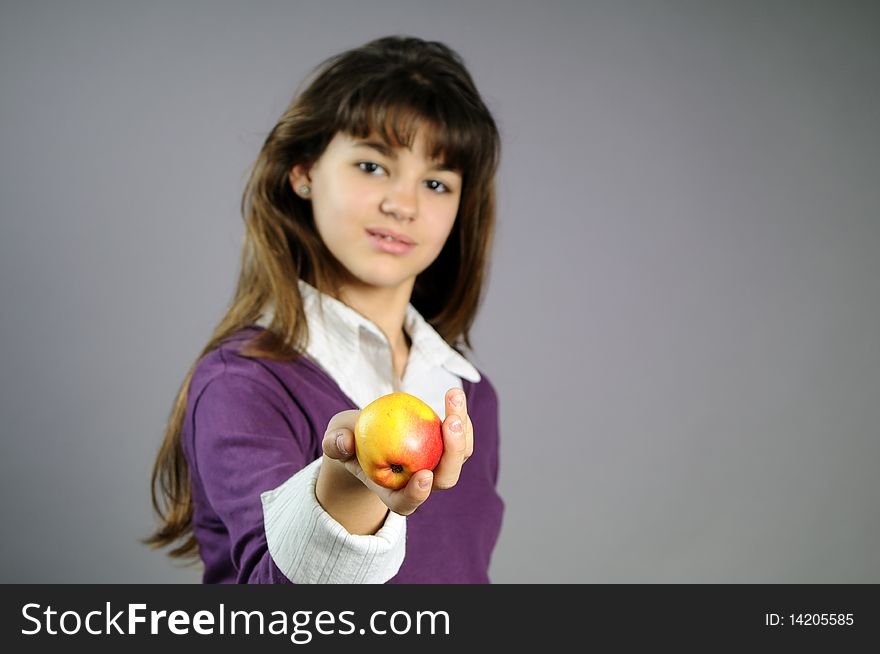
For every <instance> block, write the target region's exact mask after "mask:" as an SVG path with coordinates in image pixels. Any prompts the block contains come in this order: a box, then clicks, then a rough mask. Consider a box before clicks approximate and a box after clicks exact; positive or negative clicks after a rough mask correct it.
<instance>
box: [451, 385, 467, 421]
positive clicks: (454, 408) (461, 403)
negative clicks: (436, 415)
mask: <svg viewBox="0 0 880 654" xmlns="http://www.w3.org/2000/svg"><path fill="white" fill-rule="evenodd" d="M450 413H454V414H456V415H458V417H459V418H461V419H464V416H465V415H467V397H465V394H464V391H463V390H461V389H460V388H450V389H449V390H448V391H446V415H449V414H450Z"/></svg>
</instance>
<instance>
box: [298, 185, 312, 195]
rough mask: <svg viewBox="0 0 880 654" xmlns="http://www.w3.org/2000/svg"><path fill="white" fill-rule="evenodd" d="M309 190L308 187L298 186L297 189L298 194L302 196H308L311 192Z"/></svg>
mask: <svg viewBox="0 0 880 654" xmlns="http://www.w3.org/2000/svg"><path fill="white" fill-rule="evenodd" d="M311 190H312V189H311V188H310V187H309V186H300V187H299V192H300V193H302V194H303V195H308V194H309V193H310V192H311Z"/></svg>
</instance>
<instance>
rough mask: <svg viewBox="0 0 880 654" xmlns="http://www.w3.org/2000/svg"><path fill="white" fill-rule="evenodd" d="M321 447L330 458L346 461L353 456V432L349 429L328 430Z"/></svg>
mask: <svg viewBox="0 0 880 654" xmlns="http://www.w3.org/2000/svg"><path fill="white" fill-rule="evenodd" d="M321 447H322V448H323V450H324V454H326V455H327V456H329V457H330V458H331V459H338V460H339V461H347V460H349V459H351V458H353V457H354V433H353V432H352V431H351V430H349V429H336V430H334V431H328V432H327V433H326V434H325V435H324V440H323V441H322V442H321Z"/></svg>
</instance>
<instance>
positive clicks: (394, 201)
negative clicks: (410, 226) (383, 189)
mask: <svg viewBox="0 0 880 654" xmlns="http://www.w3.org/2000/svg"><path fill="white" fill-rule="evenodd" d="M380 208H381V210H382V212H383V213H386V214H388V215H390V216H392V217H393V218H394V219H395V220H397V221H398V222H412V221H413V220H414V219H415V217H416V214H417V213H418V194H417V193H416V192H415V191H414V190H413V188H412V185H411V184H408V183H407V182H405V181H404V180H398V182H397V183H396V184H392V185H391V186H389V187H388V192H387V193H386V194H385V197H384V198H383V200H382V205H381V207H380Z"/></svg>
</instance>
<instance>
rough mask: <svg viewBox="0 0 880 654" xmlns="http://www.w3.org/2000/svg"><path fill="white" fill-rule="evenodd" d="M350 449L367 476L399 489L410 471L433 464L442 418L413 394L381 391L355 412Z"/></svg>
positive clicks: (437, 459)
mask: <svg viewBox="0 0 880 654" xmlns="http://www.w3.org/2000/svg"><path fill="white" fill-rule="evenodd" d="M354 449H355V454H356V455H357V460H358V463H360V464H361V468H363V469H364V472H365V473H366V474H367V476H368V477H369V478H370V479H372V480H373V481H374V482H376V483H377V484H379V485H380V486H384V487H385V488H390V489H392V490H399V489H401V488H403V487H404V486H406V484H407V482H408V481H409V478H410V477H412V476H413V474H414V473H416V472H418V471H419V470H433V469H434V468H436V467H437V464H438V463H439V462H440V456H441V455H442V454H443V433H442V422H441V421H440V418H439V417H438V416H437V414H436V413H435V412H434V409H432V408H431V407H430V406H428V405H427V404H426V403H425V402H423V401H422V400H420V399H419V398H417V397H415V396H414V395H410V394H409V393H390V394H389V395H383V396H382V397H380V398H378V399H376V400H374V401H372V402H370V403H369V404H368V405H367V406H365V407H364V408H363V409H361V411H360V413H359V414H358V417H357V420H356V421H355V425H354Z"/></svg>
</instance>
